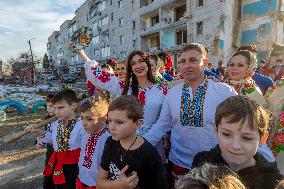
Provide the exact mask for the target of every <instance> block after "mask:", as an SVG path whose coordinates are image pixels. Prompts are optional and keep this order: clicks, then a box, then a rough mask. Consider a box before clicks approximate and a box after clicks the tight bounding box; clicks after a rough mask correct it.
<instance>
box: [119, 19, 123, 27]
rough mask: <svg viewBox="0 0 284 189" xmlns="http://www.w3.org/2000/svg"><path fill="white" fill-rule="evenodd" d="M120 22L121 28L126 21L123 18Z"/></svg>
mask: <svg viewBox="0 0 284 189" xmlns="http://www.w3.org/2000/svg"><path fill="white" fill-rule="evenodd" d="M118 22H119V26H123V24H124V19H123V18H120V19H119V20H118Z"/></svg>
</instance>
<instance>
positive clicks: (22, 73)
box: [8, 52, 40, 82]
mask: <svg viewBox="0 0 284 189" xmlns="http://www.w3.org/2000/svg"><path fill="white" fill-rule="evenodd" d="M39 62H40V60H39V59H38V58H36V57H35V58H34V63H32V57H31V55H30V54H29V53H27V52H22V53H20V55H19V57H17V58H10V59H9V60H8V63H9V64H10V66H11V69H12V77H13V78H14V79H16V78H18V79H20V80H21V82H24V81H25V77H26V75H27V74H28V73H30V74H31V79H32V82H33V81H34V74H33V73H34V71H35V65H36V64H38V63H39Z"/></svg>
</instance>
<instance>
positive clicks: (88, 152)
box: [83, 129, 107, 169]
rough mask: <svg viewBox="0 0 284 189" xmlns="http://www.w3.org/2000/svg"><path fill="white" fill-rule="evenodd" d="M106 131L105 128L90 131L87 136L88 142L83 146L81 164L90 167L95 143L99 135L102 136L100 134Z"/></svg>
mask: <svg viewBox="0 0 284 189" xmlns="http://www.w3.org/2000/svg"><path fill="white" fill-rule="evenodd" d="M106 131H107V129H103V130H101V131H100V132H98V133H92V134H91V135H90V136H89V138H88V142H87V145H86V148H85V154H84V162H83V166H84V167H86V168H88V169H90V168H91V166H92V163H93V162H92V158H93V156H94V152H95V149H96V145H97V142H98V139H99V138H100V136H102V134H104V133H105V132H106Z"/></svg>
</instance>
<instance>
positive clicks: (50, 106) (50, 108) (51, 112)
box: [46, 102, 55, 116]
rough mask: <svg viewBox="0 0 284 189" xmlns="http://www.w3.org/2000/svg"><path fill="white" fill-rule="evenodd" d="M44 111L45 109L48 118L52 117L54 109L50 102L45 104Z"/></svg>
mask: <svg viewBox="0 0 284 189" xmlns="http://www.w3.org/2000/svg"><path fill="white" fill-rule="evenodd" d="M46 109H47V113H48V115H49V116H54V114H55V108H54V107H53V103H52V102H47V103H46Z"/></svg>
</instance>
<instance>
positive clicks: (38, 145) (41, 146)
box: [36, 143, 45, 149]
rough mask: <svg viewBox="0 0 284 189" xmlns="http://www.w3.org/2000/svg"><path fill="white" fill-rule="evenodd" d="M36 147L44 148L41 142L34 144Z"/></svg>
mask: <svg viewBox="0 0 284 189" xmlns="http://www.w3.org/2000/svg"><path fill="white" fill-rule="evenodd" d="M36 147H37V148H39V149H43V148H45V147H44V146H43V145H42V144H39V143H37V144H36Z"/></svg>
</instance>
